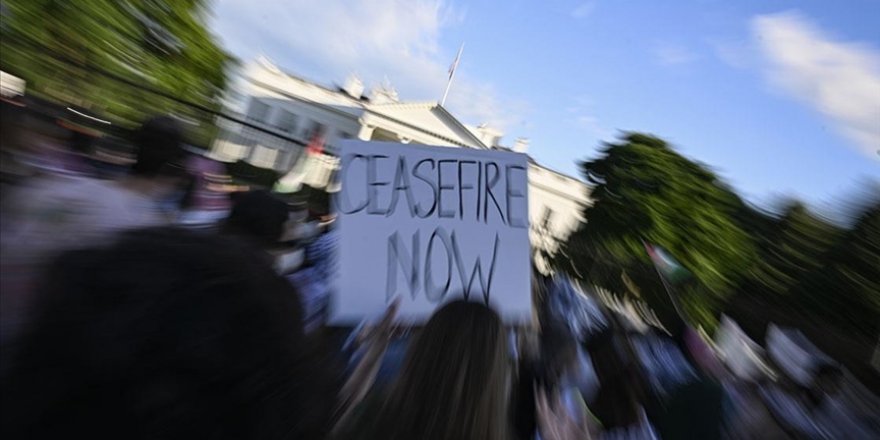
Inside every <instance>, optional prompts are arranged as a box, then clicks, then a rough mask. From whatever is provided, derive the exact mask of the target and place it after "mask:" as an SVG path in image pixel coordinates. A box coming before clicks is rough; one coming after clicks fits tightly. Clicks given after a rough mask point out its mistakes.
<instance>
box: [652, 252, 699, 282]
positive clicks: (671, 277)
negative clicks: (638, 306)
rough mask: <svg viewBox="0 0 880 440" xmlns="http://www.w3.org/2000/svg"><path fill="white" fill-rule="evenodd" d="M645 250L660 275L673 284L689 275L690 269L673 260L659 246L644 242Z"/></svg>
mask: <svg viewBox="0 0 880 440" xmlns="http://www.w3.org/2000/svg"><path fill="white" fill-rule="evenodd" d="M645 250H646V251H648V256H649V257H651V262H652V263H654V267H656V268H657V271H658V272H660V275H662V276H663V277H664V278H666V280H667V281H668V282H670V283H673V284H674V283H680V282H682V281H684V280H686V279H688V278H689V277H690V276H691V273H690V271H688V270H687V269H685V267H684V266H682V265H681V264H680V263H679V262H678V261H675V259H674V258H672V257H671V256H670V255H669V253H668V252H666V251H665V250H664V249H663V248H661V247H660V246H654V245H651V244H648V243H645Z"/></svg>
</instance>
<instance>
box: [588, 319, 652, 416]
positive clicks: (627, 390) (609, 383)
mask: <svg viewBox="0 0 880 440" xmlns="http://www.w3.org/2000/svg"><path fill="white" fill-rule="evenodd" d="M619 337H620V336H618V335H616V334H615V331H614V330H613V329H610V328H609V329H606V330H605V331H603V332H601V333H599V334H597V335H594V336H593V337H592V338H591V339H590V340H589V341H588V343H587V344H586V348H587V351H588V352H589V354H590V358H591V359H592V361H593V369H594V370H595V372H596V378H597V379H599V383H600V387H599V391H598V393H597V394H596V397H595V399H594V401H593V405H591V409H592V410H593V413H594V414H595V415H596V417H597V418H598V419H599V421H600V422H602V426H603V427H604V428H605V429H613V428H622V427H628V426H633V425H636V424H638V423H639V422H640V420H641V419H640V417H641V414H640V412H639V406H640V405H643V404H645V402H644V400H645V394H644V387H642V385H641V384H642V378H641V376H639V374H640V371H639V370H638V368H637V367H636V365H635V360H633V359H626V355H625V354H624V353H623V352H624V350H622V349H621V347H620V346H619V344H620V342H621V341H619V340H618V338H619Z"/></svg>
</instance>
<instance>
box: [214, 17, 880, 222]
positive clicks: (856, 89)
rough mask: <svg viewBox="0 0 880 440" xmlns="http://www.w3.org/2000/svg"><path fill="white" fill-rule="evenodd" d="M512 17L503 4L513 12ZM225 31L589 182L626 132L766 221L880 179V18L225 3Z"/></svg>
mask: <svg viewBox="0 0 880 440" xmlns="http://www.w3.org/2000/svg"><path fill="white" fill-rule="evenodd" d="M502 5H503V6H502ZM214 6H215V8H214V9H215V12H214V20H213V27H214V30H215V32H216V33H217V34H218V36H220V37H221V39H222V41H223V43H224V44H225V45H226V47H227V48H228V49H229V50H230V51H232V52H233V53H234V54H236V55H238V56H239V57H241V58H243V59H250V58H253V57H254V56H256V55H258V54H261V53H262V54H265V55H267V56H268V57H270V58H271V59H272V60H274V61H275V62H276V63H278V64H279V65H281V66H283V67H284V68H285V69H287V70H289V71H291V72H296V73H300V74H302V75H304V76H306V77H309V78H311V79H313V80H316V81H318V82H322V83H326V84H332V83H334V82H335V83H339V82H341V81H343V80H344V78H345V77H346V75H348V74H349V73H351V72H357V73H358V74H359V75H360V76H361V77H362V78H363V79H364V80H365V82H366V83H367V84H368V85H370V84H377V83H379V82H380V81H382V80H383V79H384V78H385V77H387V78H389V79H390V81H391V82H392V84H394V85H395V87H396V88H397V89H398V91H399V92H400V95H401V97H402V99H406V100H438V99H439V98H440V96H441V95H442V92H443V87H444V85H445V80H446V71H447V68H448V66H449V64H450V63H451V61H452V59H453V58H454V57H455V53H456V51H457V50H458V47H459V45H460V44H461V43H462V42H464V44H465V48H464V54H463V57H462V61H461V65H460V67H459V70H458V73H457V77H456V82H455V84H454V85H453V89H452V92H451V93H450V97H449V101H448V103H447V107H449V109H450V110H451V111H452V112H453V113H454V114H456V115H458V116H459V117H460V119H462V120H463V121H464V122H466V123H471V124H476V123H480V122H489V123H491V124H493V125H496V126H500V127H502V128H503V130H504V131H505V134H506V135H505V140H506V142H507V143H508V144H510V143H512V142H513V140H514V138H516V137H519V136H522V137H528V138H530V140H531V146H530V153H531V154H532V155H533V156H534V157H535V158H536V159H538V160H539V161H541V162H542V163H544V164H546V165H548V166H550V167H552V168H555V169H558V170H560V171H563V172H566V173H570V174H577V167H576V162H577V161H579V160H582V159H585V158H589V157H592V156H595V154H596V150H597V147H598V146H599V144H600V143H601V141H603V140H611V139H613V138H614V136H615V133H617V131H618V130H637V131H645V132H650V133H654V134H656V135H658V136H660V137H662V138H664V139H666V140H668V141H670V142H671V143H672V144H674V145H675V146H676V147H677V148H678V150H679V151H681V152H682V153H684V154H685V155H687V156H689V157H691V158H693V159H696V160H698V161H701V162H703V163H705V164H707V165H709V166H710V167H712V168H713V169H714V170H716V171H717V172H718V173H719V174H720V175H721V176H722V177H723V178H724V179H725V180H727V181H728V182H730V183H731V184H732V185H733V186H734V188H736V189H737V190H738V191H740V193H742V194H743V195H744V196H745V197H746V198H747V199H749V200H751V201H753V202H755V203H757V204H759V205H763V206H769V205H771V204H772V203H773V202H774V201H775V200H777V199H778V198H779V197H783V196H796V197H799V198H802V199H804V200H807V201H808V202H810V203H811V204H813V205H814V206H816V207H818V208H819V210H820V211H823V210H824V211H834V210H835V208H836V205H837V204H839V203H840V202H839V200H840V199H841V198H847V197H850V196H852V195H853V193H854V192H855V191H856V190H857V189H859V188H862V189H863V188H865V186H864V185H862V184H864V183H865V181H874V182H875V184H876V181H878V180H880V2H877V1H849V2H828V1H798V2H791V1H789V2H782V1H766V0H764V1H736V2H730V1H709V0H703V1H677V2H656V1H602V0H595V1H587V2H578V1H542V2H537V1H525V0H514V1H508V2H501V3H499V2H491V1H488V0H478V1H474V2H462V1H459V2H442V1H438V0H411V1H407V0H372V1H332V2H331V1H328V2H309V1H285V0H253V1H248V2H244V1H241V0H220V1H218V2H216V4H215V5H214Z"/></svg>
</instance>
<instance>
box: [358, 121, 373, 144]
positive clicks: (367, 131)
mask: <svg viewBox="0 0 880 440" xmlns="http://www.w3.org/2000/svg"><path fill="white" fill-rule="evenodd" d="M375 129H376V126H375V125H365V124H364V125H361V129H360V130H359V131H358V134H357V138H358V139H360V140H362V141H368V140H370V138H372V137H373V130H375Z"/></svg>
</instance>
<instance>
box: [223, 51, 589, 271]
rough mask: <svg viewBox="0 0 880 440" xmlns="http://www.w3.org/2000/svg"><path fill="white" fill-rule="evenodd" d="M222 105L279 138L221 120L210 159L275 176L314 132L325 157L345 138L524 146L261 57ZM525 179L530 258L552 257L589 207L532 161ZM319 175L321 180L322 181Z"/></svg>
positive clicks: (429, 109)
mask: <svg viewBox="0 0 880 440" xmlns="http://www.w3.org/2000/svg"><path fill="white" fill-rule="evenodd" d="M225 107H226V108H225V112H226V113H229V114H232V115H235V116H238V117H240V118H242V119H246V120H248V121H249V122H250V123H252V124H256V125H258V126H261V127H263V128H266V129H269V130H271V131H272V132H273V133H276V134H277V135H278V136H272V135H270V134H267V133H264V132H260V131H258V130H254V129H253V128H249V127H246V126H243V125H242V124H237V123H232V122H229V121H227V120H225V119H221V120H220V121H218V124H219V125H220V126H221V134H220V136H218V140H217V141H216V142H215V144H214V145H213V151H212V154H213V156H214V157H216V158H217V159H220V160H223V161H236V160H240V159H241V160H245V161H247V162H250V163H251V164H253V165H256V166H260V167H265V168H274V169H275V170H277V171H281V172H287V171H288V170H290V169H291V168H292V167H293V166H294V165H295V164H296V162H297V160H299V159H300V158H301V157H303V150H304V149H303V144H304V143H307V142H308V141H309V140H310V139H311V138H312V136H313V134H314V133H315V132H316V130H319V129H321V130H323V132H324V136H325V139H326V144H325V148H326V149H327V150H328V151H329V152H331V153H332V152H333V145H334V143H335V142H337V141H338V140H340V139H346V138H357V139H361V140H366V141H370V140H373V141H389V142H401V143H407V144H423V145H437V146H447V147H452V148H477V149H505V150H513V151H518V152H522V153H526V152H527V148H528V140H526V139H517V140H516V142H515V143H514V145H513V146H512V147H510V148H508V147H504V146H502V145H501V144H500V141H501V138H502V135H503V133H501V132H500V131H498V130H496V129H493V128H491V127H488V126H486V125H485V124H483V125H479V126H466V125H464V124H462V123H461V122H460V121H459V120H458V119H456V118H455V116H453V115H452V114H450V113H449V111H447V110H446V109H445V108H444V107H442V106H441V105H440V104H438V103H437V102H405V101H400V99H399V98H398V96H397V92H396V91H395V90H394V89H393V88H391V86H390V85H389V84H383V85H381V86H378V87H375V88H374V89H373V90H372V91H370V92H366V90H365V88H364V85H363V83H362V82H361V81H360V80H359V79H358V78H357V77H355V76H352V77H350V78H349V79H348V80H347V81H346V82H345V84H344V85H343V86H341V87H336V88H328V87H325V86H322V85H319V84H315V83H313V82H310V81H307V80H305V79H302V78H299V77H297V76H294V75H291V74H288V73H285V72H282V71H281V70H280V69H279V68H278V67H276V66H275V65H273V64H272V63H271V62H270V61H268V60H267V59H265V58H263V57H261V58H260V59H258V60H257V61H256V62H253V63H250V64H248V65H247V66H246V67H245V69H244V70H243V75H242V76H241V78H239V80H238V81H236V84H234V85H233V87H232V89H231V90H230V92H229V93H228V97H227V99H226V102H225ZM285 138H287V139H292V140H293V141H290V140H287V139H285ZM328 164H330V165H331V166H328V167H327V169H326V171H325V172H326V173H327V174H328V175H329V173H330V172H331V171H332V170H331V168H332V161H328ZM528 173H529V220H530V238H531V241H532V247H533V252H534V254H535V255H537V254H538V251H539V250H544V251H549V252H551V253H552V252H554V251H555V250H556V247H557V246H558V243H559V240H563V239H565V238H566V237H567V236H568V235H569V234H570V233H571V232H572V231H573V230H574V229H575V228H576V227H577V225H578V224H579V222H580V220H581V211H582V209H583V206H584V205H585V204H587V203H590V200H589V195H588V193H589V187H588V186H587V185H586V184H585V183H584V182H582V181H581V180H579V179H576V178H574V177H571V176H568V175H565V174H562V173H559V172H557V171H554V170H551V169H549V168H547V167H544V166H541V165H540V164H538V163H537V162H535V161H534V160H531V161H530V165H529V170H528ZM321 177H325V179H324V180H325V181H326V176H321ZM318 180H320V178H319V179H318ZM536 264H537V265H538V268H539V269H541V270H542V271H546V270H547V267H546V264H545V262H544V261H543V260H542V259H540V258H538V259H536Z"/></svg>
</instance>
